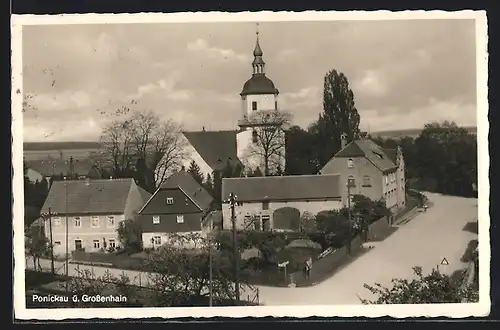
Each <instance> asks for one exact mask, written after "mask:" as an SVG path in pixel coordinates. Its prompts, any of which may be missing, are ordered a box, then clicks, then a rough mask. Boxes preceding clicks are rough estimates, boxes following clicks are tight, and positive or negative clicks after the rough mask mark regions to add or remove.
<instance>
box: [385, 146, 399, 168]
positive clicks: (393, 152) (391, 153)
mask: <svg viewBox="0 0 500 330" xmlns="http://www.w3.org/2000/svg"><path fill="white" fill-rule="evenodd" d="M383 149H384V152H385V154H386V155H387V157H389V159H390V160H391V161H392V162H393V163H394V164H397V158H398V151H397V149H388V148H383Z"/></svg>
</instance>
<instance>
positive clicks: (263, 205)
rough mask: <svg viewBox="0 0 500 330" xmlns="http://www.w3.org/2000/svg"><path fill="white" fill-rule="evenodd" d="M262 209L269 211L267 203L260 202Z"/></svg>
mask: <svg viewBox="0 0 500 330" xmlns="http://www.w3.org/2000/svg"><path fill="white" fill-rule="evenodd" d="M262 209H263V210H269V202H262Z"/></svg>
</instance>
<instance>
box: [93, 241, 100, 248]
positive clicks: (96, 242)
mask: <svg viewBox="0 0 500 330" xmlns="http://www.w3.org/2000/svg"><path fill="white" fill-rule="evenodd" d="M100 248H101V241H99V240H98V239H95V240H94V249H100Z"/></svg>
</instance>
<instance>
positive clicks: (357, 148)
mask: <svg viewBox="0 0 500 330" xmlns="http://www.w3.org/2000/svg"><path fill="white" fill-rule="evenodd" d="M349 157H365V158H366V159H368V160H369V161H370V162H371V163H372V164H373V165H375V167H377V168H378V169H379V170H380V171H388V170H392V169H394V168H396V167H397V166H396V164H395V162H394V161H393V158H392V157H393V156H392V154H391V156H389V155H387V154H386V150H384V149H383V148H382V147H380V146H379V145H378V144H376V143H375V142H373V141H372V140H369V139H361V140H354V141H351V143H349V144H348V145H347V146H346V147H345V148H344V149H342V150H340V151H339V152H338V153H337V154H336V155H335V156H333V158H332V159H331V160H330V161H329V162H328V163H327V164H326V165H325V166H324V167H323V168H325V167H326V166H328V164H329V163H331V162H332V161H333V160H334V159H335V158H349ZM394 159H395V158H394ZM320 172H322V170H321V171H320Z"/></svg>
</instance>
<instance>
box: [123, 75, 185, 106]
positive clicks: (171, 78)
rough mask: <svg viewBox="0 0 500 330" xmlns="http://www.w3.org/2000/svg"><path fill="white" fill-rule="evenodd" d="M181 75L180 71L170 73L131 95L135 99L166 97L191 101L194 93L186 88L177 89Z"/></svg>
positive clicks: (173, 99) (172, 99) (140, 87)
mask: <svg viewBox="0 0 500 330" xmlns="http://www.w3.org/2000/svg"><path fill="white" fill-rule="evenodd" d="M180 77H181V72H180V71H173V72H170V74H169V75H168V76H167V77H165V78H162V79H160V80H158V81H156V82H154V83H147V84H145V85H141V86H139V87H138V88H137V92H136V93H135V94H133V95H131V96H130V98H131V99H133V100H140V99H143V98H160V99H162V98H164V99H168V100H171V101H189V100H190V99H191V96H192V93H191V92H190V91H189V90H186V89H177V88H176V85H177V83H178V81H179V79H180Z"/></svg>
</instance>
